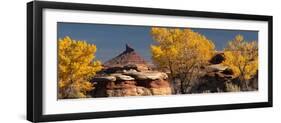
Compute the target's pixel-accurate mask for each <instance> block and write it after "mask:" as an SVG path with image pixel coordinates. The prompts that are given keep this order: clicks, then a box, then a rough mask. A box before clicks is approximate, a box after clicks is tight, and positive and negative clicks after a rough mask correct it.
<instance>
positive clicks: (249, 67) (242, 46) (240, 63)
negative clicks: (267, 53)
mask: <svg viewBox="0 0 281 123" xmlns="http://www.w3.org/2000/svg"><path fill="white" fill-rule="evenodd" d="M224 55H225V61H224V62H223V64H224V65H227V66H229V67H230V68H231V69H232V70H233V73H234V75H235V76H236V77H238V78H239V79H240V81H241V83H242V85H241V86H244V87H246V88H247V86H248V85H247V82H246V81H247V80H249V79H251V78H252V77H253V76H254V75H255V74H257V70H258V45H257V41H252V42H247V41H245V40H244V37H243V36H242V35H237V36H236V37H235V38H234V39H233V40H232V41H230V42H229V43H228V45H227V47H226V48H225V49H224Z"/></svg>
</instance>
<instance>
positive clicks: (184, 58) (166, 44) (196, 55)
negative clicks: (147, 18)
mask: <svg viewBox="0 0 281 123" xmlns="http://www.w3.org/2000/svg"><path fill="white" fill-rule="evenodd" d="M151 35H152V37H153V39H154V41H155V42H156V43H155V45H151V53H152V59H153V62H154V64H155V65H156V66H157V67H158V68H159V69H162V70H168V72H169V73H170V77H171V79H172V81H175V79H179V80H180V89H179V91H180V92H179V93H187V88H188V87H189V86H190V84H191V81H192V80H193V79H195V78H196V77H197V75H198V73H199V68H200V66H202V65H203V64H206V63H207V62H208V60H210V59H211V57H212V56H213V54H214V51H215V45H214V44H213V43H212V41H210V40H209V39H207V38H206V37H205V36H203V35H201V34H199V33H197V32H194V31H192V30H191V29H179V28H177V29H175V28H158V27H153V28H152V29H151ZM175 85H176V83H175ZM175 91H178V89H176V90H175ZM176 93H178V92H176Z"/></svg>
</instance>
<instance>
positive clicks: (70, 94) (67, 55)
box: [58, 36, 102, 99]
mask: <svg viewBox="0 0 281 123" xmlns="http://www.w3.org/2000/svg"><path fill="white" fill-rule="evenodd" d="M58 44H59V45H58V62H59V66H58V76H59V78H58V79H59V82H58V98H61V99H62V98H85V97H87V95H86V94H87V92H88V91H91V90H92V89H93V84H92V83H90V82H89V78H90V77H92V76H94V75H95V74H96V72H97V71H99V70H101V68H102V67H101V62H100V61H98V60H94V59H95V56H94V54H95V52H96V50H97V48H96V46H95V45H93V44H88V43H86V42H85V41H75V40H73V39H71V38H70V37H68V36H67V37H64V38H63V39H59V42H58Z"/></svg>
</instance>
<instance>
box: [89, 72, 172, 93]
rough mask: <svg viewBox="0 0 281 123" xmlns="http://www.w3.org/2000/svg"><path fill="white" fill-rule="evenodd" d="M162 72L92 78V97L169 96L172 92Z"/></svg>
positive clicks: (118, 74)
mask: <svg viewBox="0 0 281 123" xmlns="http://www.w3.org/2000/svg"><path fill="white" fill-rule="evenodd" d="M167 78H168V76H167V74H165V73H162V72H156V71H149V72H136V71H128V72H127V71H126V72H124V73H114V74H110V75H107V76H100V77H96V78H93V79H92V81H93V82H95V83H96V86H95V87H96V88H95V89H94V90H93V92H92V93H91V95H92V96H93V97H119V96H149V95H170V94H172V90H171V87H170V84H169V82H168V81H166V80H165V79H167Z"/></svg>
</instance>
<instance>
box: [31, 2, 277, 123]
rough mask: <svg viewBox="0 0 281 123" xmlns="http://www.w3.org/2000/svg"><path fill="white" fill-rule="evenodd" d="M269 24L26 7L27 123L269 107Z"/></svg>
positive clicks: (255, 18)
mask: <svg viewBox="0 0 281 123" xmlns="http://www.w3.org/2000/svg"><path fill="white" fill-rule="evenodd" d="M272 23H273V22H272V16H266V15H248V14H233V13H216V12H201V11H185V10H170V9H156V8H139V7H125V6H108V5H94V4H81V3H62V2H46V1H35V2H30V3H28V4H27V60H28V61H27V69H28V70H27V119H28V120H29V121H33V122H43V121H58V120H77V119H91V118H106V117H122V116H136V115H153V114H168V113H184V112H198V111H212V110H227V109H242V108H258V107H272Z"/></svg>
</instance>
